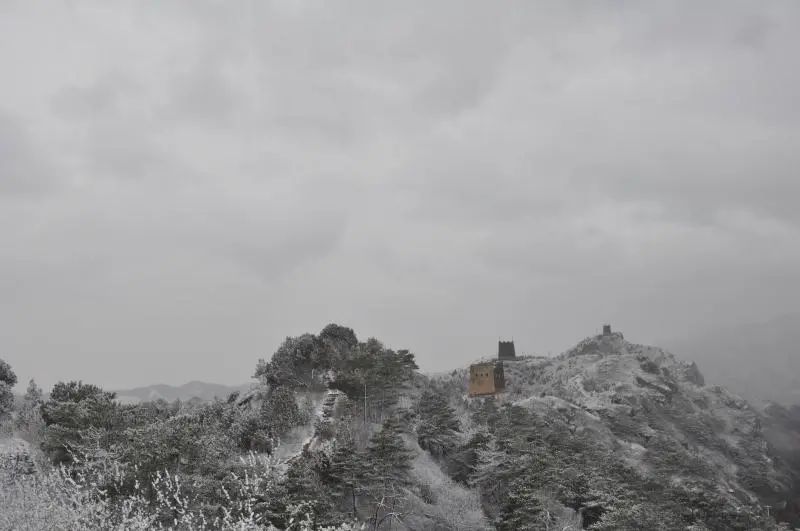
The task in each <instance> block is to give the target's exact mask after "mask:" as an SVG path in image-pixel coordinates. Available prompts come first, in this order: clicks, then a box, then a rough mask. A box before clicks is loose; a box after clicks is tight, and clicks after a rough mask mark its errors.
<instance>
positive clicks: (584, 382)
mask: <svg viewBox="0 0 800 531" xmlns="http://www.w3.org/2000/svg"><path fill="white" fill-rule="evenodd" d="M504 365H505V376H506V392H505V393H501V394H500V395H498V399H497V401H498V403H499V405H501V406H502V405H503V404H508V405H513V406H519V407H522V408H524V409H525V410H527V411H528V412H529V414H530V417H529V418H531V419H534V420H533V421H532V422H535V423H536V424H537V426H538V428H537V429H538V430H539V432H540V434H541V432H542V431H544V432H545V433H544V434H542V436H543V437H544V440H547V439H548V437H550V435H548V433H549V432H550V430H551V429H552V430H553V434H555V433H557V431H558V430H557V429H556V427H559V426H560V427H561V428H566V433H571V434H572V436H571V437H575V438H582V440H590V441H592V447H591V451H592V452H599V454H598V455H599V456H600V457H599V459H600V460H604V459H608V460H609V461H610V460H613V461H615V462H617V463H618V464H617V466H618V467H620V468H621V467H624V468H628V469H629V471H630V476H631V477H635V478H636V479H635V481H632V483H631V485H633V484H639V483H640V482H642V483H647V482H652V484H653V485H658V489H666V488H669V489H678V490H683V491H685V492H684V495H685V496H687V497H689V498H691V497H693V496H694V497H703V496H705V497H709V499H710V498H713V500H714V501H713V503H714V504H717V505H718V508H717V509H715V510H717V511H719V512H720V513H721V514H722V513H727V514H731V515H735V514H738V513H739V512H741V513H742V514H745V513H747V514H750V515H753V517H754V518H756V520H752V521H757V518H760V517H761V516H759V515H762V516H763V515H765V514H766V512H767V509H766V507H767V506H770V508H771V509H770V510H771V511H772V512H773V514H775V512H777V513H779V514H780V515H781V517H785V518H786V519H789V520H795V521H796V520H797V512H796V509H797V504H798V500H800V496H799V495H798V489H797V486H796V484H797V483H796V474H795V472H794V471H793V470H792V469H791V466H789V465H788V464H787V462H786V459H782V458H780V457H777V456H776V454H775V453H774V452H773V451H772V449H771V447H770V444H768V441H767V437H766V435H765V433H764V430H763V428H762V426H763V425H764V423H765V422H768V423H769V427H770V430H771V433H770V440H776V439H777V438H778V436H777V435H776V434H775V432H776V431H781V430H783V428H782V427H781V426H778V425H777V424H776V422H775V421H774V418H773V419H772V420H770V417H769V415H767V414H766V413H765V412H763V411H760V410H758V409H757V408H755V407H753V406H752V405H750V404H749V403H748V402H747V401H745V400H744V399H742V398H741V397H739V396H737V395H734V394H732V393H730V392H729V391H727V390H725V389H724V388H722V387H719V386H713V385H712V386H707V385H706V382H705V381H704V377H703V375H702V374H701V373H700V371H699V370H698V367H697V366H696V365H695V364H694V363H691V362H686V361H682V360H679V359H677V358H676V357H675V356H673V355H672V354H670V353H669V352H667V351H665V350H663V349H661V348H657V347H650V346H644V345H638V344H634V343H630V342H628V341H626V340H625V339H624V338H623V336H622V334H619V333H613V334H611V335H609V336H602V335H601V336H594V337H590V338H587V339H585V340H584V341H581V342H580V343H579V344H578V345H576V346H575V347H574V348H572V349H570V350H568V351H567V352H565V353H563V354H561V355H560V356H557V357H554V358H544V357H524V358H521V359H518V360H516V361H506V362H504ZM467 379H468V369H460V370H458V371H457V372H456V374H455V375H454V376H450V377H445V378H443V379H441V380H440V381H441V382H442V383H443V384H445V385H446V386H447V384H449V387H450V389H452V390H454V391H456V392H458V391H459V390H461V397H460V399H461V400H464V401H466V402H467V403H468V407H467V409H470V408H473V409H474V407H473V406H472V405H470V404H469V402H471V401H474V400H475V399H469V398H467V397H466V396H465V393H464V390H465V389H466V386H467ZM448 380H449V381H448ZM451 396H452V395H451ZM772 417H774V415H772ZM559 429H560V428H559ZM562 432H564V430H563V429H562ZM553 436H555V435H553ZM793 440H796V439H793ZM547 444H550V443H547ZM564 444H570V445H573V446H574V445H575V444H576V443H575V441H574V440H570V437H568V438H567V439H566V440H564ZM582 451H583V450H582ZM586 451H589V448H588V447H587V448H586ZM604 456H605V457H604ZM556 477H557V476H556ZM617 487H619V488H621V489H623V490H624V489H625V488H627V487H626V486H625V485H624V480H623V481H621V482H619V484H618V485H617V486H616V487H614V488H615V489H616V488H617ZM543 488H544V489H545V490H546V489H551V490H552V489H555V490H558V489H559V488H560V487H559V485H557V484H553V485H544V486H543ZM659 496H663V494H659ZM681 496H683V495H681ZM654 497H655V495H654ZM600 498H602V496H601V497H600ZM698 499H699V498H698ZM586 503H587V505H586V507H588V502H586ZM592 503H598V504H600V505H601V510H607V509H608V507H603V502H598V501H594V502H592ZM606 503H613V502H606ZM704 503H705V502H704ZM653 510H655V509H653ZM687 518H688V519H691V515H690V516H689V517H687ZM687 521H689V520H687ZM731 521H733V520H731ZM698 522H699V520H698ZM706 523H707V522H706ZM731 525H732V524H731Z"/></svg>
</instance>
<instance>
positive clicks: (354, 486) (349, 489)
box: [327, 440, 368, 518]
mask: <svg viewBox="0 0 800 531" xmlns="http://www.w3.org/2000/svg"><path fill="white" fill-rule="evenodd" d="M367 472H368V471H367V470H366V468H365V466H364V455H362V454H361V453H360V452H358V451H357V450H356V448H355V445H354V444H353V443H352V441H351V440H345V441H342V444H338V445H337V447H336V449H335V450H334V451H333V455H332V456H331V460H330V464H329V465H328V468H327V478H328V479H329V481H330V483H331V490H332V492H333V494H334V496H336V497H338V498H339V499H342V500H343V499H345V498H346V497H349V498H350V501H351V504H352V512H353V517H354V518H358V507H357V505H356V499H357V496H358V495H359V494H360V493H361V492H362V491H363V490H364V487H365V478H366V476H367Z"/></svg>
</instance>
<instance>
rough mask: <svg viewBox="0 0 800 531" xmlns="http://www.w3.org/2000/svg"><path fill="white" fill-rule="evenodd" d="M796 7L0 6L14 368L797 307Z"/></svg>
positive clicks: (108, 368) (221, 366)
mask: <svg viewBox="0 0 800 531" xmlns="http://www.w3.org/2000/svg"><path fill="white" fill-rule="evenodd" d="M798 15H800V5H799V4H797V3H794V2H770V3H768V4H764V3H749V2H727V1H726V2H703V3H695V2H674V3H669V4H646V5H645V4H637V3H613V4H612V3H608V4H605V3H603V4H601V3H592V4H586V3H577V2H559V3H557V4H534V3H528V2H520V3H509V4H504V5H497V4H494V3H489V4H484V3H475V2H467V3H462V2H458V3H454V2H437V3H435V4H433V3H429V2H404V3H403V4H402V5H392V4H384V3H378V2H347V3H344V4H338V5H337V6H334V5H333V4H329V3H326V2H317V1H299V2H284V1H276V2H266V3H256V2H243V3H236V4H231V3H227V2H226V3H220V2H191V3H188V2H177V3H171V4H159V5H158V6H154V5H146V4H142V3H128V4H115V5H114V6H111V5H110V4H107V3H104V2H81V3H66V2H65V3H57V4H50V5H36V4H35V3H32V2H22V1H10V2H3V3H2V4H1V5H0V65H1V66H2V67H3V83H0V242H2V245H0V358H2V359H4V360H6V361H7V362H8V363H9V364H10V365H11V366H12V367H13V368H14V370H15V372H16V373H17V375H18V376H19V378H20V384H18V386H17V389H18V390H19V389H20V388H21V389H24V385H25V384H26V382H27V380H28V379H30V378H35V379H36V380H37V382H39V383H40V385H42V386H43V387H45V388H49V387H50V386H52V384H53V383H54V382H55V381H58V380H71V379H75V380H79V379H80V380H83V381H85V382H91V383H97V384H100V385H103V386H104V387H106V388H109V389H120V388H132V387H138V386H142V385H150V384H154V383H167V384H171V385H180V384H183V383H185V382H189V381H192V380H199V381H208V382H214V383H220V384H228V385H235V384H242V383H245V382H247V381H249V379H250V376H251V375H252V373H253V371H254V369H255V366H256V362H257V360H258V359H259V358H269V356H271V354H272V353H273V352H274V351H275V350H276V349H277V348H278V346H279V345H280V343H281V342H282V340H283V339H284V338H285V337H287V336H296V335H299V334H302V333H305V332H311V333H318V332H319V331H320V330H321V329H322V327H324V326H325V325H326V324H328V323H331V322H335V323H338V324H341V325H344V326H348V327H351V328H353V329H354V330H355V332H356V334H357V335H358V337H359V338H361V339H366V338H367V337H370V336H374V337H377V338H378V339H380V340H381V341H383V342H384V343H385V344H386V345H387V346H389V347H392V348H395V349H400V348H407V349H409V350H411V351H412V352H414V353H415V354H416V355H417V361H418V363H419V365H420V367H421V369H422V370H424V371H430V372H437V371H444V370H448V369H452V368H453V367H458V366H463V365H465V364H466V363H468V362H469V361H471V360H474V359H476V358H478V357H481V356H485V355H489V354H493V353H494V352H495V349H496V343H497V340H498V338H511V337H513V338H514V339H515V342H516V345H517V350H518V352H522V353H537V354H545V355H546V354H548V353H552V354H557V353H559V352H561V351H563V350H565V349H567V348H569V347H570V346H572V345H573V344H575V343H576V342H577V341H580V340H581V339H582V338H584V337H586V336H588V335H591V334H593V333H595V332H596V331H597V330H598V329H599V328H600V327H601V325H602V324H603V323H606V322H609V323H611V324H612V326H613V327H614V328H615V329H617V330H621V331H622V332H623V333H625V336H626V338H627V339H630V340H632V341H635V342H639V343H645V344H659V343H661V342H663V341H664V340H666V339H670V338H680V337H682V336H685V335H689V333H690V332H692V331H694V332H702V331H704V330H713V329H716V328H719V327H724V326H734V327H735V326H736V325H737V324H742V323H759V322H768V321H770V320H774V319H777V318H779V317H780V316H783V315H786V314H796V312H797V300H799V299H800V210H798V209H797V207H796V205H795V203H796V199H797V197H800V179H798V176H797V168H798V167H800V149H798V148H800V106H798V105H797V94H800V69H798V68H797V63H798V60H797V54H796V50H797V49H798V47H799V46H800V35H799V34H798V32H797V30H796V29H797V24H796V22H797V20H798Z"/></svg>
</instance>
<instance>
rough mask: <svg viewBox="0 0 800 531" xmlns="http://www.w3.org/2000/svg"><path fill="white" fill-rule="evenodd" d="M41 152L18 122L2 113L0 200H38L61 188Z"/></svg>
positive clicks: (0, 127) (40, 148) (0, 119)
mask: <svg viewBox="0 0 800 531" xmlns="http://www.w3.org/2000/svg"><path fill="white" fill-rule="evenodd" d="M42 151H43V147H42V146H39V145H37V143H36V142H35V140H34V139H33V138H32V137H31V135H30V134H29V132H28V131H27V130H26V128H25V127H24V125H23V124H22V123H20V121H19V120H18V119H16V118H14V117H13V116H11V115H9V114H7V113H4V112H2V111H1V110H0V198H3V197H4V196H29V197H30V196H38V195H41V194H45V193H49V192H50V191H52V190H53V188H54V187H56V186H58V181H57V180H56V179H55V178H54V175H53V168H51V167H50V165H49V163H48V161H47V156H46V155H43V153H42Z"/></svg>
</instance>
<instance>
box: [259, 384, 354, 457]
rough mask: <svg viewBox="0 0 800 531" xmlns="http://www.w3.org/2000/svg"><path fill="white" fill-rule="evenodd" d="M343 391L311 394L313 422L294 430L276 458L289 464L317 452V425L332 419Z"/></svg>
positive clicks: (278, 451) (280, 447)
mask: <svg viewBox="0 0 800 531" xmlns="http://www.w3.org/2000/svg"><path fill="white" fill-rule="evenodd" d="M341 396H343V394H342V392H341V391H338V390H335V389H328V390H327V391H325V392H323V393H310V394H309V395H308V396H307V398H308V399H310V400H311V403H312V408H313V413H312V415H311V420H310V421H309V422H308V423H306V424H304V425H303V426H298V427H296V428H293V429H292V430H290V431H289V433H288V434H286V436H285V437H283V438H282V439H281V442H280V445H279V446H278V448H277V451H276V453H275V457H276V458H277V459H278V462H280V463H281V464H284V465H285V464H288V463H289V462H290V461H292V460H293V459H295V458H297V457H299V456H301V455H302V454H303V452H304V451H313V450H316V449H317V448H318V447H319V445H320V444H321V441H320V438H319V434H318V433H317V430H316V427H317V424H319V422H321V421H325V420H327V419H332V418H333V415H334V409H335V406H336V402H337V401H338V400H339V397H341Z"/></svg>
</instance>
